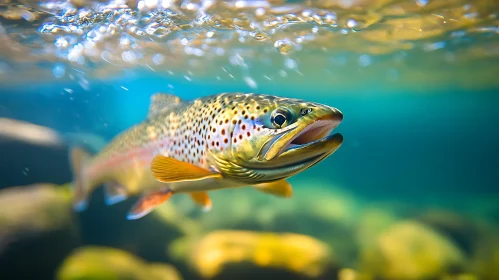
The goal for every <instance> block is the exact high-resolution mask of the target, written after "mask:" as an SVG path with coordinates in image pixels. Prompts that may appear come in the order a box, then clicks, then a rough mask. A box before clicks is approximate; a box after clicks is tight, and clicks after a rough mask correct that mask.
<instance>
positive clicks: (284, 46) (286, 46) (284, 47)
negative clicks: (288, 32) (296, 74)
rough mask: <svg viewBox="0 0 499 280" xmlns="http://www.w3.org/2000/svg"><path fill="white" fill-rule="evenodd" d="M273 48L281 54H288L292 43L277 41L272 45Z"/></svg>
mask: <svg viewBox="0 0 499 280" xmlns="http://www.w3.org/2000/svg"><path fill="white" fill-rule="evenodd" d="M274 47H275V48H276V49H277V50H278V51H279V52H280V53H281V54H288V53H289V52H290V51H291V50H292V49H293V42H291V41H289V40H277V41H275V43H274Z"/></svg>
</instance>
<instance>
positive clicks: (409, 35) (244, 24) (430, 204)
mask: <svg viewBox="0 0 499 280" xmlns="http://www.w3.org/2000/svg"><path fill="white" fill-rule="evenodd" d="M132 2H133V1H132ZM132 2H127V5H130V7H132V8H131V10H130V11H128V10H126V9H125V8H124V7H125V6H123V5H125V3H121V2H109V3H107V4H106V5H107V6H106V5H104V4H99V5H98V4H96V3H93V4H92V3H90V2H81V3H80V4H78V5H77V4H74V5H75V6H74V7H72V8H71V7H69V6H68V5H70V4H68V3H69V2H68V3H67V2H47V3H37V2H35V1H33V2H29V3H28V2H26V3H24V2H22V3H21V2H19V3H14V4H8V3H4V4H2V10H1V11H2V14H0V19H1V21H0V37H1V38H3V39H4V40H3V43H0V46H2V44H3V47H2V50H1V52H0V80H1V81H2V84H1V85H0V118H1V120H6V119H10V120H15V121H16V122H14V123H12V122H1V123H0V128H2V130H3V131H2V132H1V133H0V154H1V156H0V174H1V176H0V188H2V190H1V191H0V201H4V202H5V203H4V204H2V205H0V223H2V225H0V278H1V279H19V278H18V277H21V276H24V277H28V278H29V279H35V278H36V279H54V278H57V279H111V276H110V275H118V274H120V273H122V274H123V275H125V276H122V278H119V279H153V278H154V277H158V278H157V279H164V278H161V277H160V276H158V275H159V274H158V275H156V276H151V275H149V276H147V275H145V274H140V273H139V272H137V271H139V270H140V271H141V269H140V268H134V269H132V268H131V267H134V266H133V265H131V263H133V261H131V260H128V262H129V263H130V265H129V266H128V268H125V266H123V267H120V266H119V265H116V266H113V265H111V263H112V262H113V261H112V260H113V258H115V259H116V260H118V259H119V258H120V257H119V256H114V257H113V256H111V255H110V256H109V257H106V259H105V260H104V259H102V260H100V261H96V263H97V264H93V263H92V260H96V259H98V258H97V256H99V255H100V256H102V257H103V256H104V255H105V252H104V251H102V252H100V253H99V252H97V253H95V255H91V254H90V256H89V257H88V259H85V258H83V257H81V256H79V257H80V258H81V259H80V261H79V262H78V261H75V262H74V263H72V264H70V263H68V262H67V261H68V259H69V256H71V255H72V254H77V252H78V251H75V250H76V249H77V248H80V249H81V248H88V247H87V246H91V245H93V246H100V247H102V248H117V249H120V250H123V251H124V252H129V253H130V254H133V255H136V256H138V257H141V258H142V260H143V261H144V262H158V263H161V264H171V265H173V266H174V267H176V269H177V270H178V271H179V274H180V275H181V277H183V279H209V278H211V277H212V276H213V275H212V274H210V272H209V271H210V270H209V269H208V268H206V267H209V265H210V264H211V263H216V262H219V261H220V259H219V257H216V256H218V255H224V254H225V255H227V256H229V255H231V254H234V255H237V254H236V253H230V252H225V251H224V252H225V253H220V252H219V251H216V250H215V249H213V250H215V251H216V254H215V253H214V251H213V252H212V251H210V250H209V249H206V248H204V247H202V246H201V245H199V244H201V243H196V242H195V241H193V240H198V239H199V240H203V239H202V238H203V237H206V236H208V234H209V233H217V232H219V230H242V231H245V232H252V233H259V232H267V233H283V232H287V233H297V234H304V235H306V236H310V237H312V238H314V239H316V240H319V241H320V242H324V244H325V245H324V246H325V247H327V248H329V249H330V250H331V251H332V252H333V253H328V254H326V255H327V256H325V257H323V258H322V257H321V258H320V261H314V262H310V263H307V260H306V259H307V257H303V256H310V258H313V257H312V256H314V254H315V253H317V252H319V251H320V250H314V249H312V248H314V246H312V245H303V246H304V247H306V248H307V249H303V250H304V251H300V252H301V253H299V254H298V255H301V257H295V259H299V260H301V259H303V262H304V263H305V264H306V265H305V266H304V267H305V268H304V267H302V268H301V269H293V268H292V267H293V266H292V265H285V264H283V263H286V262H285V261H281V259H285V257H283V256H285V255H292V253H289V252H290V251H286V250H291V249H285V248H287V247H286V246H290V245H289V244H292V243H293V242H292V241H282V242H283V243H284V245H282V244H280V243H279V242H280V241H279V240H287V239H284V238H281V239H280V238H276V239H272V240H273V241H265V242H264V241H262V242H261V243H258V242H256V241H255V244H274V245H272V246H273V247H272V246H270V245H269V246H270V247H271V248H272V249H270V251H269V252H270V253H269V252H267V251H265V249H262V248H266V247H265V246H264V245H259V246H262V247H258V246H257V245H254V246H255V248H256V249H254V248H253V247H251V248H253V249H244V250H249V251H250V252H252V253H249V257H248V256H245V257H239V258H236V257H235V258H236V259H237V261H233V262H232V265H233V266H234V268H226V269H222V270H221V272H217V273H216V274H215V275H214V276H213V277H214V278H215V279H231V278H230V277H231V275H235V277H236V276H237V277H238V279H239V278H244V276H247V275H252V276H247V277H250V278H248V279H252V278H251V277H260V278H264V279H274V278H275V277H285V279H302V278H303V277H305V278H306V279H309V278H310V279H325V278H321V277H329V278H327V279H374V277H377V278H376V279H496V278H495V277H496V276H497V275H498V273H499V271H498V270H497V264H498V256H499V244H498V243H497V241H496V240H495V238H494V236H497V235H496V234H497V233H498V232H499V228H498V226H499V224H498V218H499V189H498V186H499V172H498V167H499V148H498V146H497V143H499V131H498V129H497V127H499V110H497V107H498V105H499V83H498V80H497V69H499V68H498V67H499V39H498V38H499V37H498V31H497V27H498V23H499V22H498V19H497V16H498V11H499V9H498V6H497V3H495V2H494V1H490V2H488V1H474V2H473V1H449V2H445V3H444V2H443V1H393V2H387V1H372V2H367V1H323V2H321V1H309V2H302V1H291V2H292V3H288V2H286V1H275V2H274V3H272V4H269V3H267V2H266V1H254V2H251V1H249V2H243V1H234V2H226V3H229V4H227V7H229V8H227V7H225V9H224V7H221V8H220V7H218V8H213V6H210V5H214V4H213V3H212V1H200V2H185V3H184V5H183V6H182V5H181V4H180V2H179V3H177V2H175V3H174V4H171V3H170V2H169V1H163V2H161V1H160V2H158V1H145V2H144V1H139V2H136V3H135V2H133V3H132ZM215 2H216V1H215ZM78 3H79V2H78ZM141 3H142V4H141ZM158 3H159V4H161V3H163V8H160V7H159V4H158ZM168 3H170V4H171V5H172V6H171V7H169V8H168V7H167V8H164V7H165V6H168V5H170V4H168ZM172 3H173V2H172ZM189 3H190V4H189ZM210 3H211V4H210ZM237 3H239V4H237ZM243 3H246V4H243ZM248 3H253V4H251V5H250V4H248ZM198 4H199V5H198ZM85 5H87V6H86V7H80V6H85ZM113 5H114V6H113ZM134 5H136V6H134ZM148 5H149V6H148ZM203 5H205V6H206V7H205V6H203ZM220 5H222V4H220ZM117 6H118V7H121V8H119V9H125V12H123V11H121V10H120V12H115V13H117V14H119V13H122V12H123V13H124V15H123V14H119V15H117V16H115V17H114V18H113V17H111V16H109V14H110V13H111V12H110V11H109V10H111V11H118V10H119V9H118V8H116V7H117ZM26 7H27V10H28V11H29V12H26V10H25V9H26ZM68 7H69V8H68ZM172 7H177V8H178V7H180V8H178V9H180V11H181V12H179V14H180V15H181V16H178V15H175V14H169V12H168V11H169V10H168V9H172V10H174V9H173V8H172ZM200 7H205V8H203V9H205V10H204V13H200V12H195V10H196V9H201V8H200ZM18 9H19V10H21V11H22V12H18V11H19V10H18ZM72 9H73V10H72ZM106 9H107V10H106ZM35 11H38V13H37V12H35ZM75 11H76V12H75ZM89 11H90V12H89ZM133 11H135V12H136V13H135V14H134V13H133ZM165 11H166V12H165ZM7 12H9V13H7ZM16 15H20V16H16ZM75 15H79V16H76V17H75ZM102 15H106V17H107V16H109V18H108V19H106V20H101V19H96V18H98V17H101V16H102ZM68 17H69V18H73V19H68ZM120 17H121V20H120ZM248 18H249V19H248ZM297 18H300V19H297ZM309 18H310V19H311V20H307V19H309ZM136 19H139V20H138V22H137V21H134V20H136ZM229 19H230V20H229ZM273 21H275V23H272V22H273ZM120 22H121V23H120ZM122 22H125V23H123V24H122ZM120 24H122V25H120ZM184 25H187V26H189V28H186V27H185V26H184ZM72 26H73V27H72ZM75 26H76V27H75ZM65 28H67V29H65ZM71 28H73V29H71ZM75 28H76V29H75ZM78 28H81V30H80V29H78ZM140 32H142V33H140ZM148 32H149V33H148ZM210 32H211V33H210ZM210 34H211V35H210ZM251 40H253V41H251ZM157 92H167V93H172V94H175V95H178V96H180V97H181V98H183V99H189V100H190V99H194V98H197V97H201V96H206V95H210V94H217V93H221V92H256V93H266V94H272V95H279V96H284V97H295V98H302V99H306V100H310V101H315V102H320V103H325V104H328V105H330V106H333V107H336V108H338V109H340V110H341V111H342V112H343V114H344V120H343V122H342V123H341V124H340V125H339V126H338V127H337V128H336V129H335V132H340V133H341V134H342V135H343V137H344V142H343V145H342V146H341V147H340V149H339V150H338V151H337V152H335V153H334V154H333V155H332V156H330V157H329V158H327V159H326V160H324V161H323V162H321V163H319V164H317V165H316V166H314V167H313V168H311V169H309V170H306V171H304V172H302V173H300V174H298V175H297V176H295V177H293V178H291V179H290V182H291V183H292V185H293V188H294V190H295V195H294V197H293V198H291V199H281V198H277V197H273V196H268V195H263V194H260V193H258V192H255V191H252V190H229V191H225V190H224V191H217V192H216V193H214V194H213V196H212V200H213V204H214V205H213V208H214V209H213V210H212V212H210V213H201V212H200V211H199V209H197V208H196V207H195V205H194V204H193V203H192V202H191V201H189V200H188V199H187V198H185V197H178V198H176V197H174V198H173V199H172V200H171V201H168V202H167V204H168V205H164V207H162V209H161V210H158V211H157V212H158V213H156V214H154V215H151V216H148V217H145V218H144V219H141V220H139V221H127V220H126V219H125V215H126V212H127V211H128V208H129V207H130V206H131V203H133V201H134V199H131V200H130V201H127V202H125V203H122V204H119V205H116V206H112V207H105V206H104V205H103V197H102V196H103V193H102V190H98V191H97V192H96V193H95V194H93V196H92V199H91V203H90V206H89V209H88V211H86V212H83V213H74V212H72V211H71V210H70V207H69V204H67V202H56V201H59V200H56V199H55V198H54V202H51V200H50V199H49V198H48V196H45V195H42V194H36V193H35V194H31V195H32V196H29V194H27V193H24V192H25V191H26V190H28V189H29V188H28V186H30V185H34V184H39V183H48V184H57V185H62V184H65V183H68V182H70V181H71V180H72V174H71V171H70V170H69V164H68V163H67V149H68V146H69V145H70V144H72V143H74V142H86V144H88V145H89V146H93V147H94V148H96V149H98V148H100V147H102V145H103V143H105V142H107V141H109V140H111V139H112V138H113V137H114V136H116V135H117V134H119V133H120V132H121V131H123V130H125V129H127V128H128V127H130V126H132V125H134V124H136V123H139V122H140V121H142V120H143V119H144V118H145V116H146V114H147V110H148V107H149V100H150V96H151V95H152V94H154V93H157ZM28 123H30V124H35V125H38V126H42V127H44V129H46V130H44V132H43V133H41V132H39V131H38V130H37V129H39V127H38V126H37V129H35V128H34V127H32V126H29V125H28ZM47 131H49V132H50V133H53V135H57V136H54V138H50V137H49V136H47V135H49V134H50V133H49V132H47ZM50 135H52V134H50ZM49 138H50V139H49ZM47 139H49V140H47ZM92 139H93V140H92ZM65 188H66V187H64V186H50V190H66V189H65ZM35 189H36V188H35ZM9 190H10V191H11V192H9V193H7V191H9ZM2 196H3V197H4V198H3V199H4V200H2ZM210 196H211V195H210ZM16 199H17V200H16ZM30 199H33V201H36V203H32V204H30V203H26V202H27V201H30ZM45 200H47V201H48V202H47V204H44V203H43V202H44V201H45ZM61 200H63V199H62V198H61ZM38 201H40V202H39V203H38ZM47 205H52V206H51V207H53V208H50V207H49V206H47ZM55 205H56V206H57V207H60V208H57V207H55ZM59 205H60V206H59ZM37 215H40V216H39V217H38V216H37ZM42 221H43V222H42ZM45 221H46V222H45ZM408 223H409V224H408ZM224 234H226V235H224V236H225V239H226V240H231V238H234V240H235V241H233V242H234V244H237V241H238V240H242V239H244V238H242V237H239V236H238V235H237V233H235V232H232V233H230V232H229V233H224ZM231 234H232V235H231ZM231 236H233V237H231ZM191 238H192V240H191ZM260 238H261V240H264V237H260ZM222 239H224V238H222ZM182 240H187V241H185V242H184V243H182ZM248 240H250V238H249V237H248ZM265 240H266V239H265ZM297 240H298V239H297ZM248 242H249V243H251V242H250V241H248ZM295 242H298V243H299V242H301V241H295ZM303 242H305V241H303ZM208 243H210V242H208ZM179 244H180V245H179ZM182 244H189V246H188V247H189V248H191V250H187V249H185V248H186V247H185V246H184V245H182ZM251 244H253V243H251ZM286 244H287V245H286ZM303 244H308V243H303ZM186 246H187V245H186ZM213 246H215V245H213ZM231 246H235V247H234V248H236V247H237V246H240V248H239V247H237V248H239V250H243V249H241V248H243V247H244V246H246V245H231ZM248 246H249V245H248ZM192 248H194V249H192ZM217 248H218V247H217ZM220 248H224V246H223V245H220ZM244 248H246V247H244ZM258 248H259V249H258ZM281 248H284V249H281ZM390 248H391V249H390ZM394 248H395V249H394ZM217 250H218V249H217ZM220 250H222V249H220ZM234 250H236V249H234ZM252 250H254V251H252ZM262 250H263V251H265V252H267V253H265V254H268V255H270V256H271V257H268V258H269V261H268V262H266V261H263V262H262V261H258V260H259V257H258V256H260V255H259V254H260V253H261V252H262ZM279 250H282V251H283V252H288V253H283V254H279V253H276V254H275V255H273V253H272V252H281V251H279ZM307 250H311V251H307ZM435 252H437V253H435ZM203 254H204V255H203ZM217 254H218V255H217ZM265 254H264V255H265ZM317 254H319V253H317ZM215 255H216V256H215ZM225 255H224V256H225ZM319 255H320V254H319ZM73 256H76V257H75V260H78V258H77V257H78V255H73ZM199 256H201V257H199ZM265 256H267V255H265ZM321 256H322V255H321ZM103 258H104V257H103ZM227 258H228V259H230V258H229V257H227ZM65 260H66V262H64V261H65ZM265 260H267V259H266V257H265ZM274 260H275V263H277V264H275V265H274V266H272V265H270V264H269V263H273V261H274ZM242 261H247V262H249V263H250V265H249V266H248V267H247V266H244V265H240V262H242ZM99 262H101V265H102V267H103V268H99V269H101V270H96V271H100V272H96V273H95V274H91V273H90V272H88V271H93V270H92V269H90V268H89V267H99V264H98V263H99ZM220 262H223V261H220ZM226 262H227V263H230V261H226ZM87 263H88V264H87ZM317 264H319V265H318V266H319V267H320V269H319V270H318V271H319V273H313V272H310V271H309V270H308V269H311V268H312V267H315V265H317ZM79 265H80V266H82V267H87V270H85V269H83V270H82V271H87V272H88V274H87V275H86V274H85V272H81V271H79V272H78V269H77V268H78V267H79ZM85 265H88V266H85ZM26 266H30V267H32V268H30V271H27V270H26V269H25V268H26ZM111 267H112V268H111ZM70 268H73V269H74V270H71V269H70ZM64 269H67V270H64ZM106 269H108V270H109V271H112V273H111V274H106V273H108V272H106V273H104V272H102V271H105V270H106ZM314 271H315V270H314ZM2 273H3V274H2ZM99 273H101V274H99ZM113 273H114V274H113ZM252 273H253V274H252ZM139 274H140V275H139ZM82 275H83V276H85V275H86V277H87V278H78V277H83V276H82ZM92 275H93V276H92ZM96 275H100V276H99V277H97V276H96ZM164 275H166V274H164ZM164 275H163V276H164ZM255 275H258V276H255ZM352 275H356V277H357V278H348V277H350V276H352ZM126 277H131V278H126ZM169 277H173V276H171V275H170V276H169ZM446 277H456V278H446ZM457 277H462V278H457ZM113 279H116V278H113ZM154 279H156V278H154ZM168 279H170V278H168ZM171 279H175V278H171ZM244 279H245V278H244Z"/></svg>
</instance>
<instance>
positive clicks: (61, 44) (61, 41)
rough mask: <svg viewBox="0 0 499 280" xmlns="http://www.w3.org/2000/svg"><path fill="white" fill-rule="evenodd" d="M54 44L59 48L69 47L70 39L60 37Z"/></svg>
mask: <svg viewBox="0 0 499 280" xmlns="http://www.w3.org/2000/svg"><path fill="white" fill-rule="evenodd" d="M54 45H55V46H56V47H57V48H58V49H65V48H67V47H68V45H69V43H68V40H66V38H64V37H59V38H57V39H56V40H55V42H54Z"/></svg>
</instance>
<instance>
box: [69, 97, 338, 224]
mask: <svg viewBox="0 0 499 280" xmlns="http://www.w3.org/2000/svg"><path fill="white" fill-rule="evenodd" d="M304 108H305V109H306V110H312V108H315V109H318V110H317V111H316V112H317V113H316V114H315V115H314V114H311V115H310V116H305V115H300V112H303V109H304ZM284 109H285V110H286V112H289V115H288V116H287V118H286V120H287V122H286V125H284V123H283V124H281V125H279V126H276V125H275V123H273V118H274V115H275V114H277V113H279V112H281V111H279V110H284ZM276 112H277V113H276ZM283 112H284V111H283ZM283 114H288V113H281V118H283V116H284V115H283ZM320 114H323V115H325V116H329V117H330V116H333V115H341V113H340V112H339V111H338V110H337V109H334V108H332V107H329V106H326V105H321V104H318V103H313V102H306V101H303V100H298V99H290V98H282V97H276V96H270V95H261V94H243V93H223V94H219V95H213V96H208V97H203V98H198V99H196V100H193V101H189V102H188V101H183V100H181V99H180V98H179V97H177V96H174V95H170V94H155V95H153V96H152V98H151V105H150V109H149V114H148V117H147V119H145V120H144V121H143V122H142V123H140V124H138V125H136V126H133V127H131V128H130V129H128V130H126V131H125V132H123V133H121V134H120V135H118V136H116V137H115V138H114V139H113V140H111V142H110V143H109V144H108V145H107V146H106V147H105V148H104V149H103V150H102V151H101V152H100V153H99V154H97V155H95V156H94V157H91V156H90V155H88V154H86V153H85V152H84V151H82V150H81V149H79V148H76V149H74V150H73V152H72V165H73V170H74V173H75V182H74V185H75V196H74V205H75V209H77V210H82V209H84V208H85V207H86V200H87V196H88V195H89V193H91V192H92V191H93V189H94V188H96V187H97V186H99V185H102V184H105V185H106V196H107V199H106V201H107V202H109V204H113V203H116V202H118V201H121V200H122V199H125V198H126V197H128V196H132V195H136V194H141V193H142V194H143V196H144V197H143V198H142V199H141V200H139V201H138V202H137V203H138V204H137V205H136V206H135V207H134V209H135V210H133V211H132V212H133V215H132V216H133V217H134V218H137V217H139V216H142V215H145V213H148V211H151V209H150V208H151V205H152V204H154V205H156V204H158V203H159V202H161V201H162V199H167V198H168V197H169V196H170V195H171V193H172V192H175V193H182V192H187V193H190V194H191V196H192V198H193V200H194V201H195V202H197V203H199V204H202V205H204V206H206V205H208V204H209V205H211V201H210V200H209V198H208V197H207V195H206V193H205V192H206V191H208V190H214V189H222V188H228V187H240V186H244V185H248V184H251V183H254V184H255V186H256V185H260V184H265V183H268V182H271V181H275V180H276V179H278V178H281V177H282V178H284V177H286V176H288V177H289V176H291V175H293V174H294V173H296V172H295V171H294V170H293V169H290V168H286V167H284V169H283V168H281V169H280V170H281V171H279V172H284V173H283V174H277V173H276V174H270V173H269V172H268V170H272V167H271V168H269V169H268V170H267V171H265V172H263V173H262V172H261V171H258V168H253V167H251V166H253V165H255V166H260V165H262V166H263V165H265V164H267V163H268V162H270V163H272V161H265V162H260V163H259V162H255V161H256V160H257V158H261V156H262V153H265V152H266V151H267V150H268V151H270V152H272V151H273V150H272V148H274V147H275V146H276V145H277V144H279V145H281V146H282V147H281V148H280V149H279V150H282V149H283V148H285V147H286V145H287V144H286V142H283V141H279V139H280V138H282V135H286V133H287V132H288V131H292V130H293V129H295V128H296V127H298V126H299V125H301V126H303V128H304V127H305V126H307V125H309V124H310V125H311V124H313V123H315V119H314V118H320ZM331 130H332V129H331ZM297 131H299V129H298V130H297ZM290 133H291V132H290ZM295 137H296V136H295ZM274 142H275V143H274ZM288 142H289V141H288ZM269 143H270V144H269ZM276 143H277V144H276ZM279 145H278V146H279ZM337 146H338V147H339V145H337ZM274 154H276V152H274ZM324 154H325V153H324ZM326 156H327V155H326ZM324 157H325V156H324ZM290 158H291V157H290ZM155 159H158V161H157V162H155V161H154V160H155ZM161 160H164V161H163V162H161ZM283 160H286V161H290V159H286V157H284V159H283ZM294 160H295V161H298V162H299V161H301V160H302V159H300V158H299V157H297V158H296V159H294ZM315 160H317V161H318V160H322V159H321V158H320V157H319V156H318V155H317V157H316V158H315ZM278 161H279V160H277V162H278ZM277 162H276V163H277ZM156 163H157V164H156ZM312 163H313V162H312V161H311V162H310V163H307V164H309V165H311V164H312ZM155 164H156V165H155ZM300 164H301V165H297V166H298V167H299V168H298V167H297V168H296V170H299V169H300V168H305V167H306V164H302V163H300ZM246 165H247V166H246ZM258 172H260V173H258ZM269 174H270V176H269ZM281 175H282V176H281ZM169 176H170V177H169ZM280 176H281V177H280ZM272 178H274V179H272ZM275 186H277V187H279V188H284V189H282V190H281V191H282V192H283V193H289V190H287V189H286V188H288V187H287V186H288V185H286V184H279V185H275ZM264 191H269V190H264ZM145 205H146V206H145Z"/></svg>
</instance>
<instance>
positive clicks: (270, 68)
mask: <svg viewBox="0 0 499 280" xmlns="http://www.w3.org/2000/svg"><path fill="white" fill-rule="evenodd" d="M3 1H6V0H3ZM7 2H9V3H6V2H5V3H3V4H0V7H1V9H0V37H1V38H0V49H1V53H0V81H2V82H7V81H8V82H15V81H19V78H20V76H19V73H22V74H23V75H22V78H23V80H26V79H27V78H29V79H48V78H56V79H76V78H75V77H79V76H81V75H82V73H84V75H85V76H86V77H88V78H92V77H99V78H102V77H109V76H113V75H118V74H119V73H120V71H121V70H122V69H127V68H141V69H144V70H147V71H154V72H156V73H159V74H164V75H168V76H177V77H184V78H185V79H186V80H188V81H191V80H193V79H216V80H226V81H235V80H243V81H246V83H247V84H248V85H249V86H250V87H252V88H255V87H257V85H258V84H259V83H260V82H262V81H267V82H268V81H273V82H277V83H279V82H280V81H281V82H282V81H284V79H286V82H290V83H321V84H327V83H331V84H335V85H342V84H343V85H349V84H352V83H358V81H357V80H358V77H362V79H363V80H365V81H366V82H369V79H371V80H372V81H375V80H382V81H384V82H385V83H387V82H389V83H397V82H398V83H401V84H402V83H405V84H407V83H411V82H416V83H420V82H422V81H424V82H426V83H431V82H434V83H461V84H463V85H471V84H474V85H477V84H481V83H482V84H484V85H485V84H489V85H490V83H497V81H496V80H497V79H491V77H492V76H493V73H492V72H493V68H494V65H497V63H498V62H499V59H498V58H499V40H498V35H499V27H498V26H499V25H498V24H499V19H498V11H499V2H497V1H494V0H481V1H460V0H451V1H447V0H433V1H422V0H415V1H386V0H374V1H366V0H350V1H348V0H347V1H344V0H341V1H340V0H334V1H333V0H331V1H313V0H310V1H292V2H286V1H279V0H277V1H275V0H273V1H173V0H144V1H135V0H128V1H125V0H113V1H108V2H107V1H85V0H73V1H47V2H36V1H32V0H24V1H19V2H15V1H14V2H10V1H7ZM47 62H48V63H47ZM47 67H48V68H50V69H47ZM290 76H291V77H292V79H290Z"/></svg>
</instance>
